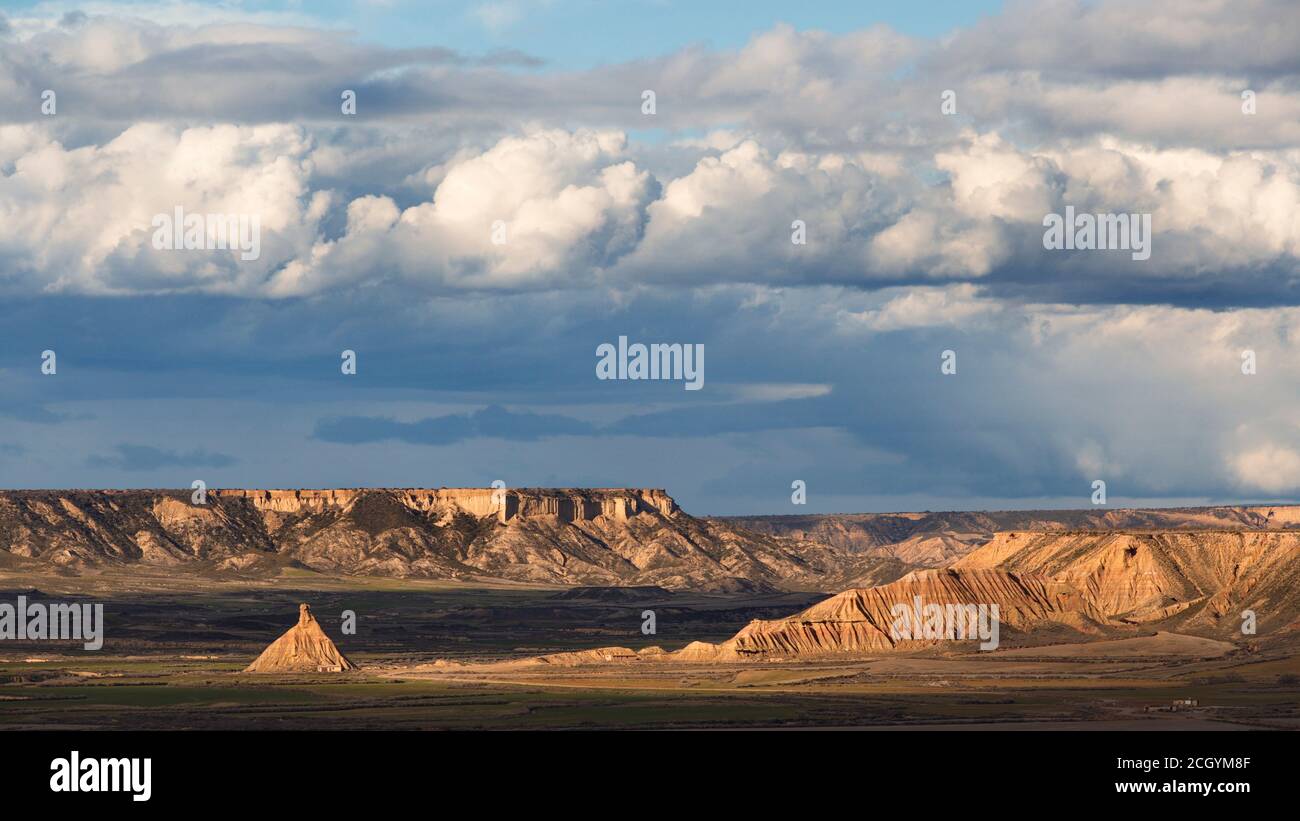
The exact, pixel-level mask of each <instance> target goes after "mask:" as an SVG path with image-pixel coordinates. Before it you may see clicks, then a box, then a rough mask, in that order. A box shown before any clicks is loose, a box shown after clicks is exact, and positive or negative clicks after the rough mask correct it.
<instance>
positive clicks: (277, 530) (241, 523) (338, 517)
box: [0, 488, 908, 591]
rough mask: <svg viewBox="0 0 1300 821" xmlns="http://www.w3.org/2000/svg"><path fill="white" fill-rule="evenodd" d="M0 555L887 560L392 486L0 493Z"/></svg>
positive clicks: (739, 566) (720, 570)
mask: <svg viewBox="0 0 1300 821" xmlns="http://www.w3.org/2000/svg"><path fill="white" fill-rule="evenodd" d="M0 550H5V551H8V552H9V554H10V555H12V556H17V557H21V558H24V559H30V560H34V561H38V562H45V563H50V564H54V565H58V566H61V567H65V568H68V569H69V570H73V571H85V570H90V569H93V568H95V567H100V566H109V565H115V564H131V563H140V564H146V565H157V566H168V567H172V566H175V567H178V568H182V566H191V565H192V566H194V567H195V568H197V569H203V570H213V571H230V572H242V573H259V572H277V571H278V569H279V568H281V567H284V566H285V565H287V564H298V565H302V566H306V567H309V568H311V569H314V570H318V571H320V572H323V573H331V574H351V575H377V576H397V577H406V576H419V577H427V578H453V579H466V580H469V579H475V578H490V579H507V580H512V581H520V582H540V583H549V584H574V585H611V586H614V585H628V584H637V585H659V586H661V587H667V588H676V589H697V590H714V591H716V590H731V591H744V590H775V589H793V590H829V589H838V588H839V587H842V586H843V585H844V584H845V581H846V580H847V579H858V578H865V579H869V580H871V581H880V580H890V579H894V578H897V577H898V576H900V575H902V574H903V573H904V572H906V571H907V569H908V568H907V566H906V565H904V564H903V563H902V562H898V561H897V560H892V559H888V560H886V559H876V558H872V557H858V556H851V555H848V554H847V553H845V552H843V551H839V550H836V549H833V548H828V547H826V546H823V545H817V544H808V543H803V542H799V541H796V540H792V539H786V538H778V537H771V536H764V535H760V534H755V533H750V532H748V531H746V530H744V529H742V528H738V527H735V526H733V525H729V524H725V523H721V522H712V521H708V520H700V519H696V518H694V517H692V516H690V515H688V514H686V513H684V512H683V511H681V510H680V509H679V508H678V506H677V504H676V503H675V502H674V501H673V499H672V497H671V496H669V495H668V494H667V493H665V492H664V491H663V490H658V489H640V488H598V489H570V488H563V489H551V488H544V489H506V490H497V489H494V488H429V489H425V488H395V489H335V490H239V489H236V490H210V491H208V494H207V503H206V504H202V505H196V504H192V503H191V498H190V493H189V492H188V491H148V490H138V491H137V490H133V491H0Z"/></svg>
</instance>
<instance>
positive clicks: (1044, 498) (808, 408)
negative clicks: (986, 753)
mask: <svg viewBox="0 0 1300 821" xmlns="http://www.w3.org/2000/svg"><path fill="white" fill-rule="evenodd" d="M0 15H3V17H0V486H3V487H8V488H23V487H175V488H188V487H190V485H191V483H192V482H193V481H195V480H202V481H204V482H205V483H206V484H207V485H208V486H209V487H338V486H346V487H355V486H369V487H384V486H418V487H438V486H449V487H450V486H487V485H490V484H491V483H492V482H493V481H496V480H500V481H502V482H504V483H505V484H506V485H507V486H510V487H525V486H568V487H586V486H599V487H608V486H618V487H623V486H627V487H662V488H665V489H667V490H668V491H669V492H670V493H671V494H673V495H674V497H675V498H677V500H678V501H679V503H680V504H682V505H683V506H684V507H685V508H686V509H687V510H688V511H690V512H693V513H698V514H719V515H720V514H742V513H744V514H753V513H770V514H783V513H814V512H853V511H882V510H941V509H981V508H1036V507H1089V506H1092V504H1093V501H1094V498H1095V493H1094V489H1095V483H1096V482H1098V481H1101V482H1104V483H1105V487H1106V492H1107V501H1106V503H1107V504H1108V505H1110V506H1121V505H1130V506H1131V505H1168V504H1210V503H1228V502H1245V501H1285V500H1294V499H1296V498H1297V497H1298V496H1300V412H1298V411H1297V404H1296V399H1297V385H1298V384H1300V351H1298V350H1297V344H1296V340H1297V337H1298V336H1300V324H1297V323H1300V287H1298V286H1300V216H1298V215H1300V7H1297V6H1296V4H1295V3H1294V2H1285V1H1280V2H1268V1H1266V0H1247V1H1246V2H1235V3H1230V2H1226V1H1223V2H1221V1H1220V0H1195V2H1165V1H1162V0H1139V1H1138V2H1108V1H1107V0H1096V1H1095V2H1083V0H1041V1H1039V2H1027V1H1023V2H1022V1H1021V0H1011V1H1010V2H1007V3H1005V4H1003V3H981V2H960V3H958V2H944V3H931V4H917V3H886V2H876V3H862V2H857V3H839V2H819V3H808V4H788V3H784V4H777V3H774V2H771V3H769V2H752V3H744V4H741V3H731V2H717V3H684V2H676V1H675V0H627V2H621V3H613V2H595V0H586V1H585V2H579V1H578V0H502V2H487V3H454V2H425V3H414V2H411V3H406V2H401V0H391V2H374V1H373V0H372V2H347V1H346V0H334V1H333V2H321V3H189V2H181V3H147V2H146V3H39V4H35V5H33V4H30V3H22V2H9V1H8V0H5V2H0ZM647 92H652V94H653V97H650V96H649V95H648V94H647ZM651 100H652V102H653V106H651V105H650V101H651ZM351 101H354V102H355V108H354V109H349V105H350V102H351ZM1067 208H1071V209H1073V211H1074V212H1078V213H1087V214H1102V215H1117V214H1124V215H1132V219H1133V222H1134V224H1135V225H1139V224H1142V219H1141V218H1142V217H1143V216H1144V215H1145V216H1146V218H1149V220H1150V225H1151V233H1150V236H1149V239H1150V243H1149V252H1150V253H1149V258H1141V256H1142V255H1141V254H1138V253H1131V251H1132V250H1133V249H1131V248H1110V249H1096V250H1088V249H1078V248H1075V249H1062V248H1050V247H1048V245H1049V243H1046V242H1045V227H1044V226H1045V218H1046V217H1047V216H1048V215H1051V214H1065V213H1067V212H1066V209H1067ZM177 209H180V213H181V215H182V220H181V221H182V223H184V216H185V215H190V216H191V217H194V216H195V215H197V218H198V219H200V220H208V222H207V223H203V225H204V226H205V227H212V225H214V224H215V223H217V222H219V221H223V220H232V223H231V224H232V225H234V226H235V228H236V229H238V228H239V227H241V223H240V220H241V219H242V220H243V222H242V227H243V228H244V230H245V231H246V232H248V233H247V234H246V238H249V239H251V238H252V237H254V236H255V237H256V239H257V242H256V245H255V246H254V245H253V244H251V243H245V246H244V247H242V248H221V247H215V248H214V247H199V248H190V249H185V248H179V249H177V248H171V247H168V246H169V245H170V244H172V243H171V242H170V240H172V239H173V238H174V233H173V232H172V231H171V230H169V229H164V228H163V227H162V226H165V225H167V224H168V220H174V218H175V215H176V213H177ZM254 226H255V229H254ZM205 236H206V235H205ZM232 236H236V237H237V236H238V231H236V233H235V234H234V235H232ZM160 237H161V238H160ZM182 244H184V243H182ZM200 244H202V243H200ZM1135 257H1138V258H1135ZM620 337H625V338H626V339H627V344H629V345H634V344H636V343H642V344H646V345H649V344H652V343H660V344H665V345H681V346H688V347H686V348H685V349H686V350H699V349H702V350H703V351H704V352H705V356H704V358H703V363H704V364H703V371H702V377H703V378H702V384H701V385H700V387H699V389H698V390H694V389H688V385H687V380H685V379H664V380H634V379H602V378H600V373H601V372H600V369H599V365H600V363H601V360H602V356H601V355H600V354H599V353H598V352H599V351H601V350H602V347H601V346H603V345H612V346H614V347H615V348H617V346H618V343H619V339H620ZM47 352H52V354H53V355H52V356H51V355H49V354H48V353H47ZM345 352H351V354H352V355H354V357H355V363H356V368H355V373H350V372H349V373H345V372H344V371H345V370H346V369H345V367H344V363H345V360H347V361H351V357H350V355H348V354H346V353H345ZM945 363H947V365H948V367H945ZM51 371H52V372H51ZM948 371H951V372H948ZM692 387H693V386H692ZM796 482H802V483H803V485H804V486H805V487H806V503H804V504H796V503H795V500H794V499H792V485H793V484H794V483H796Z"/></svg>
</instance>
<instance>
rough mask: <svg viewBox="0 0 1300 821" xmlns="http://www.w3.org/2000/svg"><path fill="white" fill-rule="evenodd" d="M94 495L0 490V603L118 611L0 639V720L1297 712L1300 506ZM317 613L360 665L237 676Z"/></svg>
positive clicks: (1299, 716) (865, 722)
mask: <svg viewBox="0 0 1300 821" xmlns="http://www.w3.org/2000/svg"><path fill="white" fill-rule="evenodd" d="M77 493H80V494H82V495H80V496H78V495H76V494H65V495H62V496H59V497H58V498H54V497H44V496H40V495H31V496H25V497H24V496H21V495H18V496H9V497H8V498H5V499H0V535H4V536H5V539H6V540H7V541H6V542H5V544H7V545H8V546H9V548H10V549H9V550H7V551H0V600H4V601H12V600H14V599H15V598H16V597H17V596H20V595H22V596H25V597H26V598H28V599H48V600H58V601H66V602H83V601H85V602H89V601H94V602H97V603H103V604H104V614H105V615H104V619H105V638H104V645H103V648H102V649H101V650H99V651H96V652H88V651H84V650H82V649H81V648H80V647H79V646H78V645H76V644H75V643H70V642H62V643H60V642H50V641H45V642H39V641H38V642H32V641H5V642H0V728H3V729H11V730H22V729H115V728H118V729H128V728H129V729H155V728H156V729H177V730H181V729H197V730H202V729H591V728H602V729H604V728H618V729H663V728H681V729H705V728H789V729H795V728H858V729H909V730H927V729H972V730H977V729H1081V730H1086V729H1133V730H1142V729H1215V730H1243V729H1278V730H1283V729H1297V728H1300V630H1297V629H1296V626H1297V616H1298V615H1300V588H1298V587H1297V578H1296V573H1297V568H1298V567H1300V562H1298V561H1297V558H1298V557H1297V555H1296V551H1295V549H1294V545H1295V544H1296V542H1295V541H1294V540H1295V539H1296V538H1297V537H1300V533H1295V532H1293V530H1292V528H1293V526H1294V522H1293V520H1294V519H1298V518H1300V516H1297V515H1296V510H1295V509H1294V508H1285V507H1279V508H1264V507H1260V508H1241V507H1234V508H1200V509H1197V508H1188V509H1180V510H1162V511H1108V512H1105V513H1099V512H1093V511H1085V512H1068V511H1067V512H1042V511H1038V512H1034V511H1028V512H1012V513H997V514H964V513H962V514H934V513H919V514H854V515H848V516H838V517H837V516H834V515H826V516H800V517H757V518H755V517H747V518H744V519H739V518H738V519H696V518H693V517H690V516H688V515H687V514H685V513H684V512H682V511H681V510H680V509H678V508H677V506H676V505H675V503H673V502H672V501H671V499H669V498H668V497H666V496H663V497H660V496H653V495H652V496H647V497H640V498H643V499H648V500H649V502H650V503H649V504H645V503H644V502H637V501H635V499H634V501H633V502H631V503H629V504H624V503H623V502H619V504H618V505H611V504H609V500H608V499H606V500H604V501H603V502H602V500H600V499H596V500H595V502H591V500H590V499H587V500H586V501H584V499H583V498H581V497H580V496H575V495H573V493H569V495H568V496H567V497H565V498H568V499H569V500H570V503H563V504H548V505H542V506H540V507H538V506H537V502H538V498H542V499H543V500H545V499H546V498H552V497H547V495H546V494H545V493H543V494H541V495H540V496H539V497H537V498H532V499H521V500H519V501H518V502H517V503H516V505H514V506H513V507H511V508H507V510H513V511H515V513H514V514H512V515H506V513H505V512H503V511H502V510H497V509H494V508H493V507H491V506H485V507H483V509H482V510H479V511H465V510H464V509H461V508H459V507H457V508H456V509H455V510H450V511H449V510H446V509H441V510H440V509H437V505H432V506H426V507H425V508H423V509H421V508H420V507H419V505H413V504H411V503H410V501H409V500H410V498H411V497H409V495H408V496H407V497H402V496H401V493H405V491H402V492H396V491H393V492H390V491H375V492H364V493H359V494H357V495H353V496H347V497H340V498H337V499H335V500H333V501H331V502H329V503H327V504H317V503H316V502H314V501H313V502H312V503H311V505H310V506H295V504H294V503H293V502H292V501H291V500H289V499H281V498H273V497H271V496H263V497H257V498H256V499H254V500H253V501H250V499H249V497H246V496H240V497H238V498H237V501H235V502H232V503H230V504H226V505H223V504H217V505H214V506H213V507H212V508H211V509H209V510H206V511H200V512H198V513H194V512H192V511H187V510H186V509H185V508H184V507H183V505H182V503H181V502H178V501H176V499H173V498H172V497H171V496H167V495H165V494H164V495H161V496H159V495H157V494H155V495H152V496H150V495H149V494H148V493H146V492H131V494H128V495H127V496H123V497H113V496H102V495H96V494H100V493H102V492H95V491H85V492H77ZM241 493H242V492H241ZM228 498H229V497H228ZM259 499H260V500H261V501H260V502H259V501H258V500H259ZM403 499H405V500H406V501H402V500H403ZM588 502H591V504H590V505H589V507H588V509H587V511H586V512H585V513H584V512H583V510H582V508H583V506H584V504H587V503H588ZM476 504H477V502H476ZM566 504H567V505H568V506H567V507H566ZM529 505H533V506H534V508H536V509H534V510H532V512H529V507H528V506H529ZM574 505H576V507H574ZM602 505H603V506H602ZM575 510H576V511H577V513H578V515H574V511H575ZM520 511H522V512H520ZM421 517H423V518H421ZM43 528H45V529H43ZM259 528H260V529H259ZM15 547H17V549H15ZM510 556H515V557H517V560H516V561H510V560H509V557H510ZM533 557H537V560H536V561H535V562H534V561H532V559H533ZM377 570H378V571H380V572H376V571H377ZM384 571H387V572H384ZM655 582H657V583H655ZM918 591H920V592H924V593H925V594H926V595H928V596H931V597H935V596H942V595H945V591H948V593H949V594H952V595H956V596H958V597H963V596H964V597H965V598H966V599H967V600H968V603H969V602H974V601H982V600H990V599H991V600H994V601H995V602H1001V604H1002V606H1003V614H1004V621H1005V626H1004V630H1003V634H1002V641H1001V643H1000V645H999V646H998V647H997V649H994V650H979V649H978V647H977V644H978V642H971V641H937V642H893V641H892V640H889V639H887V638H885V635H886V631H885V630H884V627H885V625H884V624H883V623H882V615H881V614H882V613H883V612H887V607H888V605H889V603H890V602H894V601H906V600H908V599H910V598H911V597H912V596H913V595H914V594H916V593H917V592H918ZM952 591H957V592H955V593H953V592H952ZM303 603H306V604H309V605H310V612H311V613H312V614H314V617H315V619H316V620H317V621H318V622H319V628H320V629H323V631H324V633H325V634H326V635H327V636H328V637H329V639H330V640H332V641H333V642H334V643H335V644H336V645H337V648H338V649H339V650H340V651H341V652H342V653H343V654H345V655H346V658H347V660H349V662H350V663H352V664H355V666H356V668H357V669H353V670H339V671H334V670H329V671H324V670H321V671H299V672H284V673H276V672H269V673H266V672H263V673H256V672H245V670H246V668H248V667H249V666H250V663H252V662H253V661H254V659H257V658H258V657H259V654H261V653H262V652H263V651H264V650H266V648H267V647H268V645H270V644H271V643H272V642H273V641H275V640H276V639H277V637H279V636H281V635H282V634H284V633H285V632H286V631H287V630H289V629H290V628H292V627H293V626H294V625H295V623H297V622H299V617H300V612H299V605H300V604H303ZM1244 610H1252V612H1254V611H1258V614H1257V617H1258V627H1257V629H1256V630H1255V632H1253V633H1250V632H1243V631H1242V629H1241V619H1240V613H1241V612H1242V611H1244ZM647 613H653V625H654V630H653V632H647V630H646V629H645V625H646V623H647V620H646V614H647ZM346 614H351V616H352V617H353V618H351V619H350V621H351V623H352V624H353V625H354V627H355V631H354V632H345V631H344V625H345V622H346V621H348V619H346V618H345V615H346ZM313 629H315V628H313Z"/></svg>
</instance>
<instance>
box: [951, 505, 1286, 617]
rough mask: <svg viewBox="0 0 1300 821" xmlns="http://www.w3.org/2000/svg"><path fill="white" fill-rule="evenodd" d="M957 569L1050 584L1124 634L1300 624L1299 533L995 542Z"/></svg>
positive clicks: (1043, 536) (1089, 535)
mask: <svg viewBox="0 0 1300 821" xmlns="http://www.w3.org/2000/svg"><path fill="white" fill-rule="evenodd" d="M952 567H953V568H954V569H958V570H976V569H988V568H999V569H1004V570H1014V571H1018V572H1025V573H1037V574H1042V575H1046V576H1049V577H1051V578H1053V579H1057V580H1060V581H1063V582H1066V583H1068V584H1070V585H1072V586H1074V587H1075V588H1077V589H1078V590H1079V591H1080V592H1081V593H1083V595H1084V596H1085V597H1086V598H1087V600H1088V601H1089V603H1090V604H1091V605H1092V606H1094V607H1096V608H1097V609H1098V611H1100V612H1101V613H1103V614H1104V615H1105V616H1106V617H1107V618H1108V619H1111V620H1113V621H1119V622H1123V623H1127V624H1149V623H1154V622H1161V621H1163V620H1166V619H1170V620H1171V622H1170V623H1171V624H1172V625H1177V626H1183V627H1192V628H1195V627H1201V628H1206V627H1208V628H1212V629H1215V630H1216V632H1222V633H1224V634H1227V633H1236V634H1238V635H1240V626H1241V613H1242V612H1243V611H1245V610H1251V611H1252V612H1254V613H1255V614H1256V616H1257V618H1258V621H1259V624H1261V625H1264V626H1267V627H1270V628H1289V627H1292V626H1294V625H1296V624H1297V623H1300V533H1297V532H1294V531H1289V530H1283V531H1272V530H1270V531H1222V530H1219V531H1197V532H1185V531H1165V532H1156V533H1149V532H1138V533H1132V532H1119V533H1095V532H1085V533H1025V532H1009V533H998V534H995V536H994V537H993V539H992V540H991V541H990V542H989V543H988V544H986V545H984V546H983V547H981V548H979V549H978V550H975V551H974V552H972V553H969V554H967V555H966V556H964V557H962V558H961V559H959V560H957V561H956V562H954V563H953V564H952ZM1166 629H1170V628H1166Z"/></svg>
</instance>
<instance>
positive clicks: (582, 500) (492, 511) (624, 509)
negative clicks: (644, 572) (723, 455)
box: [211, 488, 678, 522]
mask: <svg viewBox="0 0 1300 821" xmlns="http://www.w3.org/2000/svg"><path fill="white" fill-rule="evenodd" d="M374 492H376V491H375V490H370V489H343V490H242V489H235V490H213V491H212V492H211V493H212V495H213V496H216V497H219V498H230V499H247V500H248V501H249V502H250V503H251V504H252V506H253V507H254V508H255V509H257V510H259V511H262V512H268V511H269V512H274V513H287V514H300V513H303V512H310V513H324V512H326V511H330V510H335V511H341V510H346V509H347V508H349V507H351V506H352V505H353V504H355V503H356V502H357V500H358V499H359V498H360V497H361V496H363V495H366V494H371V493H374ZM378 492H383V493H388V494H391V495H393V496H394V497H396V498H397V499H399V500H400V501H401V502H402V504H403V505H405V506H406V507H408V508H410V509H412V510H418V511H421V512H426V513H428V512H434V513H442V514H445V515H447V516H451V515H454V514H455V513H457V512H459V513H467V514H469V515H471V516H479V517H483V516H495V517H496V518H497V519H498V520H499V521H502V522H508V521H510V520H511V519H516V518H534V517H540V516H554V517H557V518H558V519H559V520H560V521H562V522H575V521H590V520H592V519H597V518H600V517H602V516H606V517H610V518H612V519H614V520H616V521H626V520H627V519H628V518H629V517H631V516H635V515H637V514H638V513H643V512H648V511H658V512H659V513H660V514H661V515H663V516H671V515H672V514H674V513H676V512H677V510H678V507H677V503H676V502H675V501H673V498H672V497H671V496H669V495H668V494H667V492H665V491H663V490H660V489H658V488H653V489H643V488H595V489H579V488H519V489H510V488H501V489H498V488H383V489H379V491H378Z"/></svg>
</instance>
